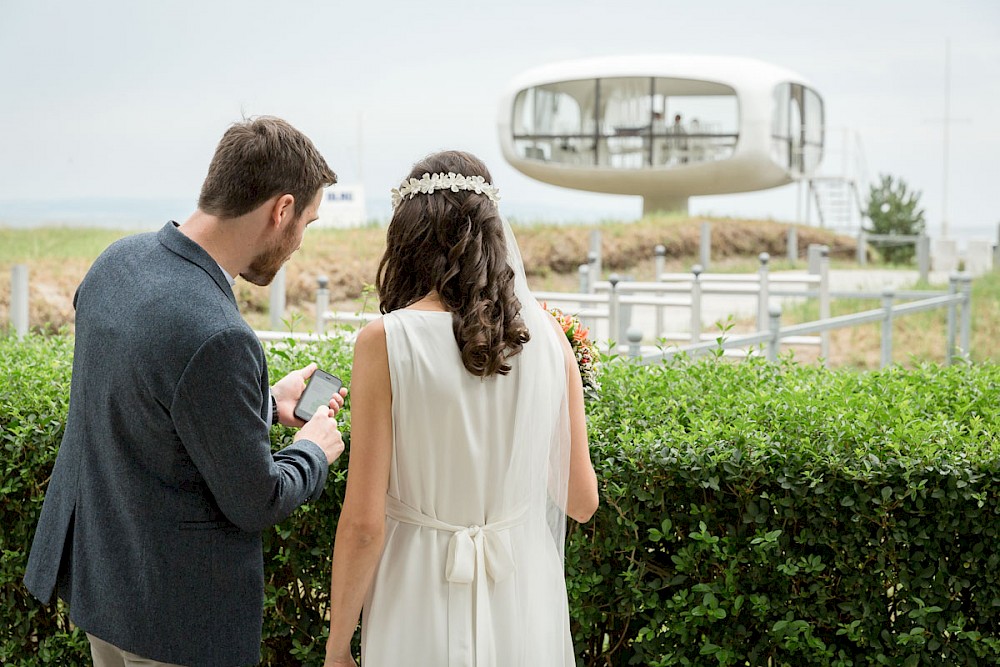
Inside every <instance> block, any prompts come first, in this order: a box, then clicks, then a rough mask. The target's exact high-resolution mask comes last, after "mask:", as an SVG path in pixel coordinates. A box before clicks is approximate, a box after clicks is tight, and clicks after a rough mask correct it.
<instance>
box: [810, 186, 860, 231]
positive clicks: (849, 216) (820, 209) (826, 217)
mask: <svg viewBox="0 0 1000 667" xmlns="http://www.w3.org/2000/svg"><path fill="white" fill-rule="evenodd" d="M812 203H815V205H816V215H817V218H818V220H819V226H820V227H824V228H828V229H833V230H836V231H839V232H853V231H857V230H858V229H859V228H860V227H861V221H862V219H863V217H864V203H863V202H862V201H861V195H860V194H859V192H858V184H857V182H856V181H855V180H854V179H853V178H848V177H844V176H816V177H813V178H810V179H809V200H808V203H807V208H806V220H807V222H808V221H809V218H810V216H809V211H810V205H811V204H812Z"/></svg>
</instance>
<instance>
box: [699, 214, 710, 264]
mask: <svg viewBox="0 0 1000 667" xmlns="http://www.w3.org/2000/svg"><path fill="white" fill-rule="evenodd" d="M711 259H712V223H710V222H702V223H701V266H702V268H704V269H705V270H706V271H707V270H708V267H709V261H710V260H711Z"/></svg>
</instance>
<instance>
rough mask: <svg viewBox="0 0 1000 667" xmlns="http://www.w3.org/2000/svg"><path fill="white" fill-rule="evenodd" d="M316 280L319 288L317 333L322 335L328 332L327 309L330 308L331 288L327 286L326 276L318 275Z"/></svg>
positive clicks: (317, 294) (317, 295) (317, 293)
mask: <svg viewBox="0 0 1000 667" xmlns="http://www.w3.org/2000/svg"><path fill="white" fill-rule="evenodd" d="M316 282H317V283H318V284H319V289H317V290H316V333H317V334H319V335H320V336H322V335H323V334H324V333H326V311H327V310H329V309H330V290H328V289H327V288H326V286H327V284H328V282H329V281H328V280H327V279H326V276H317V277H316Z"/></svg>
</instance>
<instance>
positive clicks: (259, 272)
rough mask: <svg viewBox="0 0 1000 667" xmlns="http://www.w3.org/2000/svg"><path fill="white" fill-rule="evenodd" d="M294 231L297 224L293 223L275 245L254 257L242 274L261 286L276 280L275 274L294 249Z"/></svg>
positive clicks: (248, 280) (245, 278)
mask: <svg viewBox="0 0 1000 667" xmlns="http://www.w3.org/2000/svg"><path fill="white" fill-rule="evenodd" d="M294 233H295V225H294V223H293V224H292V225H290V226H289V227H288V228H287V231H286V232H285V234H283V235H282V237H281V238H280V239H278V240H277V241H276V242H275V243H274V245H272V246H271V247H269V248H266V249H265V250H264V251H263V252H261V253H260V254H259V255H257V256H256V257H254V258H253V261H252V262H250V267H249V268H248V269H247V270H246V271H244V272H242V273H241V274H240V276H241V277H242V278H243V279H244V280H246V281H247V282H249V283H253V284H254V285H260V286H261V287H264V286H266V285H270V284H271V281H272V280H274V276H275V275H277V273H278V271H279V270H280V269H281V267H282V266H283V265H284V263H285V261H286V260H287V259H288V258H289V257H290V256H291V253H292V252H293V250H294V249H293V248H292V239H293V238H294V237H293V235H294Z"/></svg>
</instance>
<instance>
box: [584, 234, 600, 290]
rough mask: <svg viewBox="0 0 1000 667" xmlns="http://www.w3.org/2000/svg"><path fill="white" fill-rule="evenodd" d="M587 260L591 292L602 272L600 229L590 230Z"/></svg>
mask: <svg viewBox="0 0 1000 667" xmlns="http://www.w3.org/2000/svg"><path fill="white" fill-rule="evenodd" d="M587 259H588V260H590V274H591V275H590V287H591V290H590V291H591V292H593V291H594V290H593V288H594V282H595V281H597V280H600V279H601V273H602V271H603V270H604V267H603V262H602V261H601V260H602V257H601V230H600V229H592V230H590V252H589V253H587Z"/></svg>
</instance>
